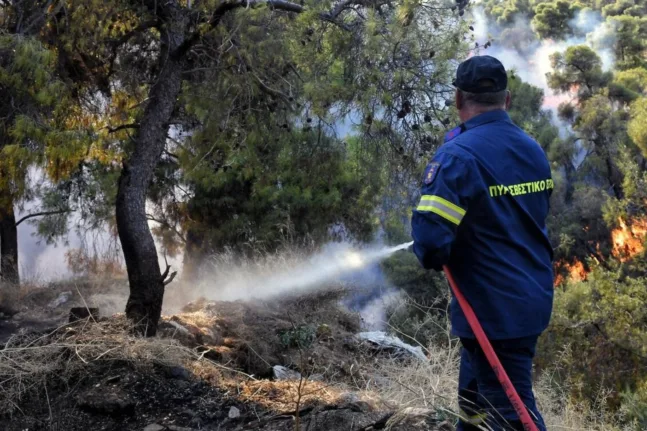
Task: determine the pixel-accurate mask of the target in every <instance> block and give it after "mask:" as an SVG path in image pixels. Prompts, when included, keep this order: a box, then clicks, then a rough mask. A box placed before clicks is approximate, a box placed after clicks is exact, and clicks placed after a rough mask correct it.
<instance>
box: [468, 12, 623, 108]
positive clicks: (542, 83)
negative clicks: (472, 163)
mask: <svg viewBox="0 0 647 431" xmlns="http://www.w3.org/2000/svg"><path fill="white" fill-rule="evenodd" d="M471 13H472V18H473V20H474V24H473V27H474V36H475V38H476V40H477V42H478V43H479V47H481V46H483V45H484V44H485V43H486V42H487V41H492V45H491V47H489V48H488V49H487V50H484V49H481V48H478V49H477V50H476V53H478V54H488V55H492V56H494V57H497V58H498V59H499V60H501V62H502V63H503V64H504V66H505V67H506V69H508V70H511V69H514V70H515V72H516V75H517V76H519V77H520V78H521V79H522V80H523V81H525V82H527V83H529V84H532V85H535V86H537V87H539V88H541V89H543V90H544V95H545V99H544V108H546V109H551V110H553V112H555V111H556V109H557V107H558V106H559V104H560V103H562V102H566V101H568V100H570V98H571V96H570V95H568V94H556V93H555V92H553V91H552V90H551V89H550V88H549V87H548V83H547V79H546V74H547V73H549V72H551V71H552V68H551V64H550V56H551V55H552V54H553V53H555V52H564V51H565V50H566V49H567V48H568V47H570V46H575V45H588V46H589V47H591V48H592V49H594V50H595V51H596V53H597V54H598V55H599V56H600V58H601V60H602V64H603V68H604V69H605V70H610V69H611V68H612V67H613V64H614V56H613V50H612V48H613V44H614V42H615V36H614V29H613V28H612V26H611V25H610V24H608V23H607V22H606V21H605V20H604V18H603V17H602V15H601V14H600V12H598V11H592V10H588V9H585V10H581V11H579V12H578V13H577V15H576V16H575V18H573V20H571V21H570V23H569V26H570V28H571V30H572V33H573V34H572V36H570V37H567V38H566V39H565V40H562V41H555V40H550V39H546V40H539V38H538V37H537V35H536V34H535V33H534V32H533V30H532V25H531V21H530V19H529V18H528V17H526V16H521V15H517V16H516V17H515V19H514V21H513V22H512V23H511V24H509V25H506V26H499V25H497V24H496V23H494V22H492V20H490V19H488V17H487V16H486V14H485V12H484V11H483V9H482V8H481V7H480V6H477V7H475V8H474V9H473V10H472V12H471Z"/></svg>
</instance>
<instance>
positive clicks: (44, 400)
mask: <svg viewBox="0 0 647 431" xmlns="http://www.w3.org/2000/svg"><path fill="white" fill-rule="evenodd" d="M63 289H64V287H62V288H59V289H52V290H48V291H43V292H39V293H36V294H34V293H32V294H31V296H25V297H24V298H22V302H18V303H15V304H12V308H11V310H9V309H8V307H6V306H5V307H4V309H3V310H1V312H2V315H0V343H2V345H3V347H2V349H1V350H0V429H2V430H7V431H13V430H16V431H18V430H20V431H23V430H69V431H76V430H78V431H81V430H145V431H163V430H169V431H171V430H175V431H189V430H267V431H270V430H276V431H279V430H309V431H315V430H322V431H323V430H326V431H329V430H358V431H359V430H378V429H394V430H417V429H426V430H450V429H452V428H451V426H450V425H449V424H448V423H446V422H444V420H443V417H441V416H439V415H438V414H437V413H436V412H434V411H431V410H415V409H408V410H407V409H402V408H400V407H399V406H397V405H393V404H389V403H388V402H385V401H384V400H381V399H380V398H379V396H378V395H376V394H374V393H370V392H368V391H365V390H363V388H365V387H366V386H367V382H369V381H373V382H374V381H376V380H379V379H380V378H383V376H379V375H377V374H376V373H375V367H374V365H375V361H380V360H382V359H384V358H388V360H394V359H393V357H394V355H399V358H400V359H395V360H400V361H416V360H420V358H417V357H416V354H417V353H416V352H414V353H413V354H412V353H411V352H408V351H406V349H404V350H403V349H402V348H400V347H398V346H397V345H396V346H393V345H387V344H382V345H380V344H379V343H376V342H367V341H366V340H365V339H362V337H360V336H358V333H359V332H361V331H360V326H359V319H358V316H356V315H353V314H351V313H349V312H347V311H345V310H343V309H342V308H340V307H339V306H338V305H337V304H338V302H339V301H338V299H339V296H340V294H341V293H340V292H339V291H336V292H327V293H323V294H319V295H311V296H308V297H305V298H303V297H302V298H283V299H281V300H277V301H271V302H264V303H244V302H232V303H225V302H206V301H198V302H195V303H192V304H189V305H187V306H186V307H185V308H184V309H183V310H182V311H181V312H179V313H175V314H173V315H168V316H164V321H163V322H162V324H161V326H160V331H159V335H158V337H155V338H153V339H141V338H137V337H134V336H132V335H131V333H130V329H129V326H128V325H129V324H128V322H127V320H126V319H125V317H124V316H123V315H119V314H118V315H110V316H104V317H101V318H99V319H98V320H96V321H95V320H94V319H92V318H90V319H82V320H80V321H76V322H74V323H67V320H68V319H67V316H68V314H69V310H70V308H71V307H72V306H77V305H79V304H80V303H84V301H82V300H81V299H83V298H82V297H83V294H82V292H81V291H80V290H78V289H75V290H77V293H78V295H74V294H70V295H67V294H65V293H66V292H67V290H63ZM87 297H90V295H87ZM85 303H87V301H85ZM17 334H18V335H17Z"/></svg>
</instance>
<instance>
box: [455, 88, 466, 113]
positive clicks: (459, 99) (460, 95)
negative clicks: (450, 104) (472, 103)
mask: <svg viewBox="0 0 647 431" xmlns="http://www.w3.org/2000/svg"><path fill="white" fill-rule="evenodd" d="M455 98H456V109H458V110H459V111H460V110H461V109H463V103H465V102H464V101H463V93H461V91H460V90H459V89H456V96H455Z"/></svg>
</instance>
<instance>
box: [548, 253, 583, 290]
mask: <svg viewBox="0 0 647 431" xmlns="http://www.w3.org/2000/svg"><path fill="white" fill-rule="evenodd" d="M556 267H557V268H564V269H566V271H567V272H568V280H569V281H571V282H573V283H577V282H580V281H584V280H586V277H587V275H588V271H587V270H586V268H585V267H584V264H583V263H582V262H581V261H579V260H577V259H575V261H574V262H573V263H572V264H571V263H568V262H564V261H559V262H557V265H556ZM564 281H566V279H565V278H564V276H563V275H562V274H557V277H555V286H559V285H560V284H562V283H564Z"/></svg>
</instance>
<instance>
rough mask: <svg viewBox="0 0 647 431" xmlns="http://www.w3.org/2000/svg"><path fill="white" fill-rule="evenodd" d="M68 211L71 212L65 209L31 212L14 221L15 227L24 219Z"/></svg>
mask: <svg viewBox="0 0 647 431" xmlns="http://www.w3.org/2000/svg"><path fill="white" fill-rule="evenodd" d="M69 212H71V210H69V209H67V210H56V211H41V212H37V213H33V214H28V215H26V216H24V217H23V218H21V219H20V220H18V221H17V222H16V227H18V225H20V223H22V222H24V221H26V220H29V219H30V218H35V217H43V216H49V215H56V214H65V213H69Z"/></svg>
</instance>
